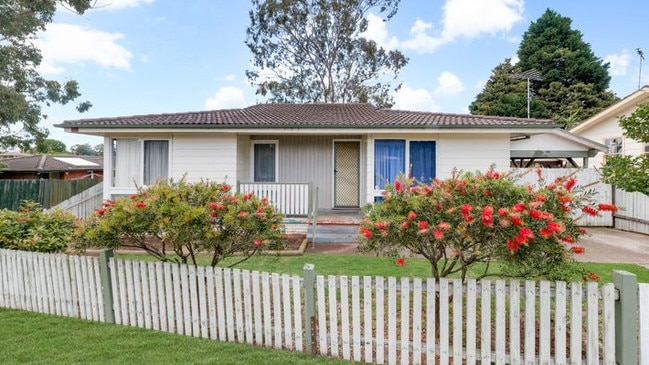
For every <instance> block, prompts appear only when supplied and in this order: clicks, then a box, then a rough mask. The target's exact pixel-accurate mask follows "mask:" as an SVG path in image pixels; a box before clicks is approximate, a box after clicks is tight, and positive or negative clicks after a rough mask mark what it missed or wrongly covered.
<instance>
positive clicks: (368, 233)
mask: <svg viewBox="0 0 649 365" xmlns="http://www.w3.org/2000/svg"><path fill="white" fill-rule="evenodd" d="M360 233H361V234H362V235H363V236H365V238H367V239H370V238H372V231H370V230H369V229H368V228H365V227H363V228H361V230H360Z"/></svg>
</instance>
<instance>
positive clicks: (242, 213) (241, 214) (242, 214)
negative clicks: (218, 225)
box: [237, 212, 248, 218]
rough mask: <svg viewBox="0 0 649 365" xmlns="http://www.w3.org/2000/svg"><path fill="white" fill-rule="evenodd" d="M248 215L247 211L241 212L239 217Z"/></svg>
mask: <svg viewBox="0 0 649 365" xmlns="http://www.w3.org/2000/svg"><path fill="white" fill-rule="evenodd" d="M247 216H248V213H246V212H239V214H237V217H239V218H245V217H247Z"/></svg>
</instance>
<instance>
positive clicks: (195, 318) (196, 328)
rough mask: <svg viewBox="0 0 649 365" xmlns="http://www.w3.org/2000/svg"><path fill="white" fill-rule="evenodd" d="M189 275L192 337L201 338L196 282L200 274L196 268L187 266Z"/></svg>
mask: <svg viewBox="0 0 649 365" xmlns="http://www.w3.org/2000/svg"><path fill="white" fill-rule="evenodd" d="M187 275H188V276H189V277H188V281H189V302H190V308H191V311H192V313H191V321H192V336H194V337H200V336H201V314H200V311H199V308H200V307H199V303H198V296H199V295H200V294H199V291H198V283H197V282H196V280H197V278H198V272H197V270H196V266H194V265H188V266H187Z"/></svg>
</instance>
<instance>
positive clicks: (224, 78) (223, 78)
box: [216, 74, 237, 82]
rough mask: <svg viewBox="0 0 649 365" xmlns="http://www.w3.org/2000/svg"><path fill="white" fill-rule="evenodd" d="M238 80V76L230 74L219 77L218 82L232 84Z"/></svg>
mask: <svg viewBox="0 0 649 365" xmlns="http://www.w3.org/2000/svg"><path fill="white" fill-rule="evenodd" d="M236 79H237V75H235V74H229V75H225V76H221V77H217V78H216V80H217V81H226V82H232V81H234V80H236Z"/></svg>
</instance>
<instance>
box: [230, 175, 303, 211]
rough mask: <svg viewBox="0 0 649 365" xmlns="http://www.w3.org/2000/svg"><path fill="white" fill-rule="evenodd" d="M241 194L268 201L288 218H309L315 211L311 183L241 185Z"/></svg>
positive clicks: (250, 183)
mask: <svg viewBox="0 0 649 365" xmlns="http://www.w3.org/2000/svg"><path fill="white" fill-rule="evenodd" d="M239 192H242V193H254V194H255V195H256V196H258V197H260V198H266V199H268V200H269V201H270V202H271V203H273V205H274V206H275V207H277V209H278V210H279V211H280V212H281V213H282V214H284V215H287V216H309V215H310V214H312V213H313V210H314V204H315V203H314V197H315V192H314V191H313V188H312V186H311V184H310V183H252V182H246V183H239Z"/></svg>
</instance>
